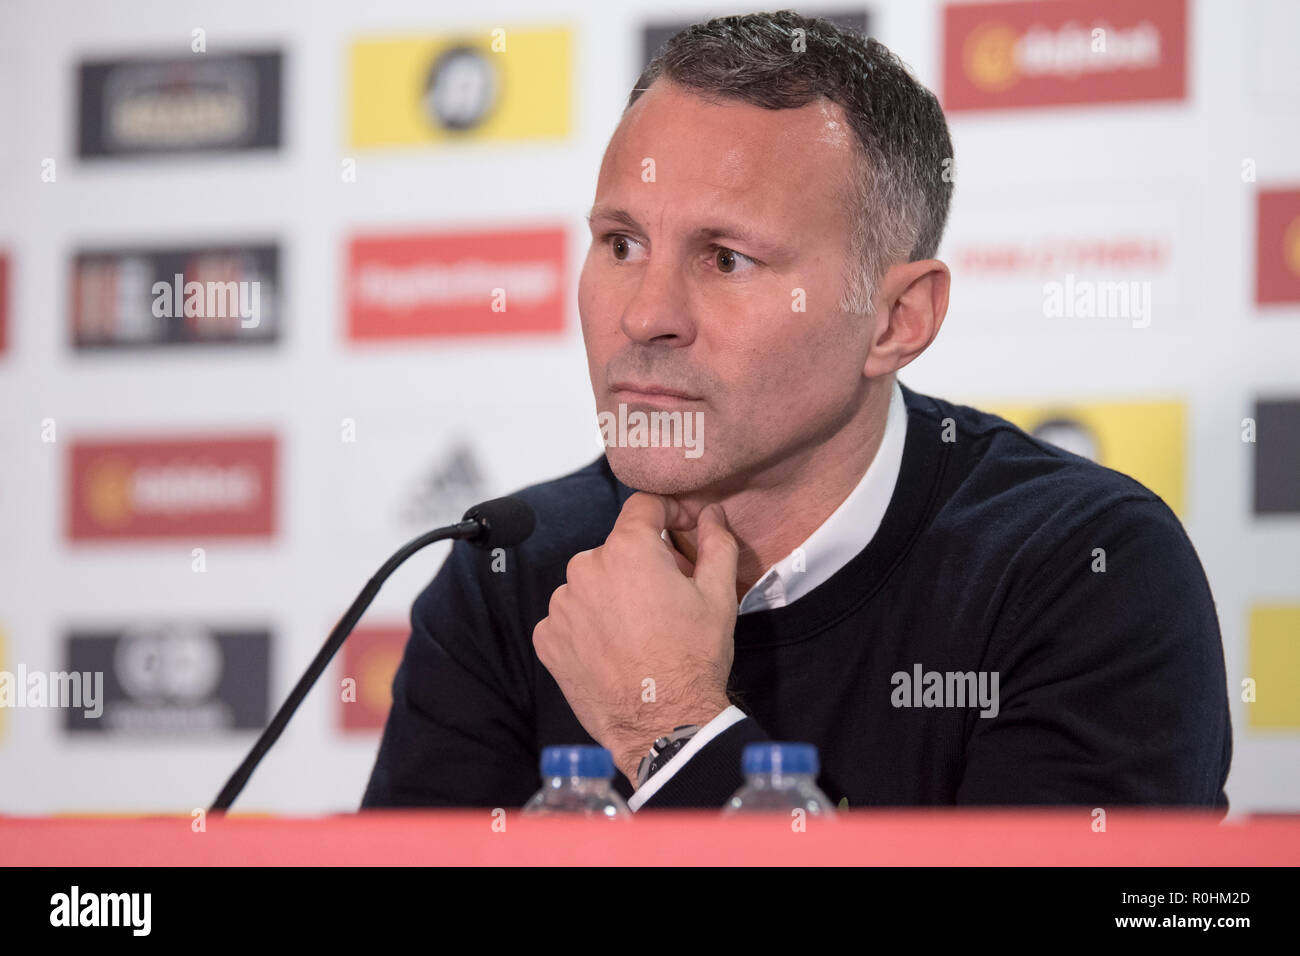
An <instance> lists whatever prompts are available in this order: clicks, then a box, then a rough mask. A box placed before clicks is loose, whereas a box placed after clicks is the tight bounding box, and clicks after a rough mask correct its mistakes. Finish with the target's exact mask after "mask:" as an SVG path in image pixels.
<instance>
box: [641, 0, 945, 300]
mask: <svg viewBox="0 0 1300 956" xmlns="http://www.w3.org/2000/svg"><path fill="white" fill-rule="evenodd" d="M796 30H801V31H803V33H802V35H800V34H797V33H796V32H795V31H796ZM661 77H662V78H665V79H668V80H671V81H672V82H674V83H677V84H679V85H681V86H684V87H686V88H688V89H690V90H692V91H694V92H696V93H698V94H700V95H702V96H704V97H706V98H709V99H717V100H724V101H725V100H728V99H731V100H739V101H742V102H745V103H751V104H753V105H756V106H762V107H764V108H766V109H797V108H798V107H801V106H805V105H807V104H808V103H811V102H813V101H815V100H816V99H817V98H818V97H825V98H826V99H828V100H830V101H831V102H833V103H837V104H839V106H840V107H841V108H843V110H844V113H845V115H846V117H847V119H848V122H849V125H850V126H851V127H852V129H853V132H854V134H855V135H856V139H857V142H858V145H859V146H860V148H861V149H860V153H859V162H858V174H857V176H856V178H855V181H854V182H851V183H846V184H845V198H846V200H847V201H848V202H850V203H852V204H853V206H852V208H855V209H856V210H857V214H856V216H855V217H854V227H853V229H852V230H851V232H850V235H849V237H848V245H847V252H848V256H847V259H846V263H847V266H846V272H845V277H844V278H845V293H844V296H843V299H842V301H841V302H840V308H841V309H843V310H844V311H846V312H852V313H864V314H865V313H867V312H869V311H870V303H871V301H872V296H873V294H874V291H875V286H876V283H877V282H879V281H880V278H881V277H882V276H883V275H884V274H885V271H886V270H887V269H888V268H889V267H890V266H892V265H894V264H895V263H898V262H912V261H916V260H918V259H929V258H933V257H934V256H935V255H936V254H937V252H938V250H939V241H940V239H942V237H943V229H944V225H945V223H946V222H947V220H948V207H949V205H950V204H951V201H952V187H953V183H952V179H953V177H952V175H951V172H950V170H951V168H952V161H953V151H952V140H951V139H950V138H949V135H948V124H947V122H946V121H945V119H944V115H943V110H942V109H941V108H940V106H939V101H938V100H937V99H936V98H935V96H934V94H933V93H931V92H930V91H929V90H927V89H926V88H925V87H924V86H922V85H921V84H920V83H918V82H917V81H916V80H915V79H914V78H913V77H912V75H911V73H910V72H908V69H907V67H906V66H904V65H903V63H902V61H900V60H899V59H898V57H896V56H895V55H894V54H893V53H891V52H890V51H889V50H888V49H886V48H885V47H884V46H883V45H882V44H880V43H879V42H877V41H876V40H873V39H870V38H866V37H863V36H862V35H861V34H860V33H857V32H855V31H852V30H848V29H845V28H843V27H840V26H838V25H837V24H835V23H832V22H831V21H829V20H825V19H821V18H812V17H803V16H800V15H799V14H797V13H792V12H790V11H788V10H782V11H779V12H777V13H754V14H747V15H745V16H732V17H719V18H716V19H713V20H709V21H708V22H705V23H697V24H694V25H692V26H690V27H687V28H686V29H684V30H682V31H681V32H679V33H677V34H676V35H675V36H673V37H672V39H670V40H669V41H668V42H667V43H665V44H664V45H663V46H662V47H660V48H659V50H658V51H657V52H656V53H655V55H654V58H653V59H651V61H650V62H649V64H647V65H646V68H645V70H644V71H643V72H642V73H641V76H640V78H638V80H637V82H636V86H635V87H634V88H633V89H632V94H631V96H629V97H628V102H627V105H628V107H629V108H630V107H631V106H632V104H633V103H635V102H636V101H637V99H638V97H640V95H641V94H642V93H643V92H645V91H646V90H647V89H649V87H650V85H651V84H652V83H653V82H654V81H655V80H656V79H659V78H661Z"/></svg>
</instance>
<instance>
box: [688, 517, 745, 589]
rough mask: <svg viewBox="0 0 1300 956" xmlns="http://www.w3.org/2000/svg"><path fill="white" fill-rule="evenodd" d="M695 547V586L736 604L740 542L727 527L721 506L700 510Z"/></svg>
mask: <svg viewBox="0 0 1300 956" xmlns="http://www.w3.org/2000/svg"><path fill="white" fill-rule="evenodd" d="M695 548H696V554H695V583H696V585H697V586H698V587H699V588H700V590H701V591H703V592H704V593H705V594H708V595H709V596H710V597H713V598H714V599H716V600H719V601H730V602H731V603H733V604H734V603H735V601H736V562H737V561H738V560H739V558H740V545H739V544H737V543H736V539H735V537H734V536H733V535H732V533H731V531H730V530H729V529H728V528H727V518H726V514H725V513H724V512H723V510H722V506H721V505H717V504H713V505H709V506H708V507H707V508H705V509H704V510H703V511H701V512H700V520H699V524H698V526H697V531H696V535H695Z"/></svg>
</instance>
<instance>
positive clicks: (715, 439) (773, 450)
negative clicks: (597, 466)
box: [578, 80, 873, 495]
mask: <svg viewBox="0 0 1300 956" xmlns="http://www.w3.org/2000/svg"><path fill="white" fill-rule="evenodd" d="M855 148H856V147H855V143H854V139H853V133H852V131H851V130H850V129H849V127H848V125H847V123H846V121H845V118H844V114H843V111H842V110H841V109H840V107H839V106H837V105H835V104H832V103H830V102H829V101H826V100H818V101H814V102H813V103H810V104H809V105H807V106H804V107H802V108H800V109H786V110H768V109H764V108H762V107H758V106H752V105H749V104H747V103H742V102H739V101H730V100H728V101H722V102H721V103H711V102H709V101H706V100H705V99H702V98H701V97H699V96H698V95H696V94H694V93H692V92H690V91H689V90H687V89H685V88H683V87H680V86H678V85H676V84H673V83H670V82H667V81H664V80H660V81H657V82H655V83H654V84H653V85H652V86H651V87H650V89H649V90H648V91H647V92H646V93H644V94H642V96H641V98H640V99H639V100H637V102H636V103H635V104H633V106H632V108H631V109H629V110H628V111H627V113H626V114H625V115H624V117H623V120H622V122H621V123H620V124H619V127H618V129H617V130H616V131H615V134H614V137H613V139H612V140H611V141H610V144H609V147H608V149H607V150H606V152H605V157H604V161H603V162H602V163H601V167H600V178H599V181H598V182H597V185H596V202H595V205H594V207H593V212H592V215H591V220H590V223H591V235H592V243H591V248H590V250H589V251H588V253H587V259H586V262H585V264H584V265H583V269H582V278H581V280H580V283H579V287H578V311H579V314H580V315H581V318H582V332H583V337H584V340H585V342H586V348H587V364H588V368H589V371H590V373H591V383H592V389H593V391H594V393H595V397H596V409H597V412H598V413H602V414H603V413H610V414H611V415H612V416H614V419H615V420H616V419H617V418H618V416H619V405H620V404H623V405H626V407H627V408H626V413H633V412H636V411H641V412H644V413H647V414H649V413H651V412H681V413H683V416H686V415H690V416H692V417H693V419H694V420H695V421H701V420H702V423H703V432H702V435H701V437H702V442H701V443H700V448H701V449H702V454H699V455H698V457H690V456H688V455H687V454H685V451H684V449H683V448H681V447H676V448H674V447H658V448H654V447H615V446H610V447H608V448H607V449H606V452H607V455H608V458H609V462H610V466H611V467H612V468H613V470H614V473H615V474H616V475H617V476H618V478H619V480H620V481H622V482H623V483H624V484H626V485H628V486H630V487H632V488H636V489H638V490H642V491H651V492H655V493H658V494H670V495H686V494H690V493H692V492H703V493H705V494H708V495H714V494H716V495H724V494H728V493H731V492H733V491H734V490H737V489H739V488H742V487H746V486H748V485H749V484H750V483H751V482H754V481H765V480H770V481H778V482H779V481H780V480H781V477H782V475H784V474H788V473H789V472H788V468H789V466H791V465H793V464H795V463H797V462H798V460H799V459H800V456H801V454H802V453H803V452H805V451H806V450H807V449H809V448H812V447H815V446H816V445H819V444H821V443H823V442H825V441H826V440H827V438H828V437H830V436H831V435H833V434H835V433H836V432H837V431H838V430H839V429H841V428H843V427H844V425H845V424H846V423H847V422H848V421H849V419H850V418H851V417H852V416H853V414H854V413H855V412H856V411H857V410H858V409H859V407H860V404H861V401H862V396H863V394H864V392H863V389H864V385H865V382H866V380H865V379H864V378H863V376H862V368H863V363H864V361H865V359H866V356H867V352H868V350H869V343H870V340H871V332H872V325H873V319H872V317H871V316H866V315H851V314H847V313H843V312H840V311H839V310H838V303H839V301H840V297H841V295H842V294H843V293H844V279H843V273H844V268H845V263H846V258H845V257H846V253H847V247H848V234H849V228H850V214H851V210H850V209H849V208H848V204H847V203H846V202H845V196H846V195H847V184H848V183H849V181H850V177H851V176H852V175H853V173H854V170H855V169H856V166H855V163H856V152H855ZM697 412H698V413H701V414H700V415H695V413H697ZM606 420H607V421H609V420H610V419H608V418H607V419H606ZM633 421H634V420H633Z"/></svg>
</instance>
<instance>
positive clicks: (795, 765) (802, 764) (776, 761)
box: [740, 743, 820, 777]
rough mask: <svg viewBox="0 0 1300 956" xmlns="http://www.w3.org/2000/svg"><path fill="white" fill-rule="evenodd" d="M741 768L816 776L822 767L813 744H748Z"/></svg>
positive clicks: (742, 769) (751, 771)
mask: <svg viewBox="0 0 1300 956" xmlns="http://www.w3.org/2000/svg"><path fill="white" fill-rule="evenodd" d="M740 769H741V771H742V772H743V773H745V774H751V773H781V774H791V773H808V774H812V775H813V776H814V777H815V776H817V773H818V771H819V769H820V766H819V764H818V762H817V748H816V747H814V746H813V745H812V744H791V743H765V744H746V746H745V750H744V753H743V755H742V756H741V759H740Z"/></svg>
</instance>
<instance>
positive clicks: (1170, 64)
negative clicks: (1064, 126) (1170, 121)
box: [943, 0, 1187, 112]
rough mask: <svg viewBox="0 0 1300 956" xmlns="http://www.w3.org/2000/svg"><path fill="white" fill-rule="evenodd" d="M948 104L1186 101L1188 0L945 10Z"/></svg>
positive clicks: (1061, 1) (1083, 0)
mask: <svg viewBox="0 0 1300 956" xmlns="http://www.w3.org/2000/svg"><path fill="white" fill-rule="evenodd" d="M943 20H944V26H943V35H944V52H943V63H944V67H943V107H944V109H945V110H947V111H949V112H952V111H961V110H986V109H1017V108H1024V107H1034V106H1064V105H1071V104H1081V103H1124V102H1134V101H1144V100H1181V99H1185V98H1186V96H1187V6H1186V0H1144V2H1142V3H1132V2H1130V0H1053V2H1050V3H1047V2H1034V3H977V4H964V3H963V4H949V5H948V6H947V7H945V8H944V14H943Z"/></svg>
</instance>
